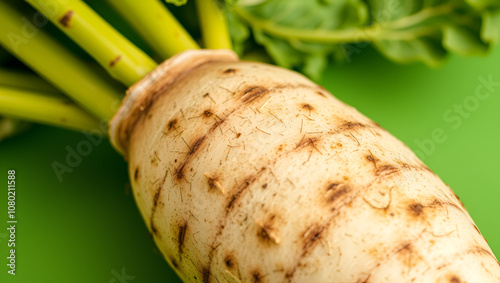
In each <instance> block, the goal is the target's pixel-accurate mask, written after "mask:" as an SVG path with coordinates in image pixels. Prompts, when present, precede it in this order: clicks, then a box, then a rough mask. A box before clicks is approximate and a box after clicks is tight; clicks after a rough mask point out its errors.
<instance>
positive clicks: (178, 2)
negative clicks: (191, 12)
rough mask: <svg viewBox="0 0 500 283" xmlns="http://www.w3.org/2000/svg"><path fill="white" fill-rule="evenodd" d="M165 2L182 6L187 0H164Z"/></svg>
mask: <svg viewBox="0 0 500 283" xmlns="http://www.w3.org/2000/svg"><path fill="white" fill-rule="evenodd" d="M165 2H167V3H170V4H174V5H175V6H182V5H184V4H186V3H187V0H165Z"/></svg>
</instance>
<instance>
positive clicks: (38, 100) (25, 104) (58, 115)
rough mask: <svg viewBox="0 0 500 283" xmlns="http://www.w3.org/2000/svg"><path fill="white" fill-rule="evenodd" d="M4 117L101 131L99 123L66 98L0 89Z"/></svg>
mask: <svg viewBox="0 0 500 283" xmlns="http://www.w3.org/2000/svg"><path fill="white" fill-rule="evenodd" d="M0 115H2V116H7V117H13V118H19V119H22V120H27V121H31V122H37V123H42V124H47V125H53V126H58V127H63V128H68V129H73V130H90V129H99V121H98V120H97V119H95V118H94V117H92V116H91V115H90V114H88V113H87V112H85V111H83V110H82V109H81V108H80V107H78V106H77V105H75V104H74V103H72V102H71V101H69V100H68V99H66V98H57V97H54V96H50V95H47V94H45V93H42V92H35V91H32V90H21V89H18V88H11V87H4V86H0Z"/></svg>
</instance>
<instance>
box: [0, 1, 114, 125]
mask: <svg viewBox="0 0 500 283" xmlns="http://www.w3.org/2000/svg"><path fill="white" fill-rule="evenodd" d="M29 18H32V17H29ZM0 27H1V28H0V45H2V46H3V47H4V48H6V49H7V50H8V51H9V52H10V53H11V54H13V55H15V56H16V57H18V58H19V59H20V60H21V61H23V62H24V63H25V64H26V65H28V66H29V67H30V68H31V69H32V70H34V71H35V72H37V73H38V74H39V75H41V76H42V77H44V78H45V79H47V80H48V81H49V82H51V83H52V84H53V85H54V86H56V87H57V88H58V89H60V90H61V91H63V92H64V93H66V94H67V95H68V96H70V97H71V98H72V99H73V100H74V101H76V102H77V103H78V104H80V105H82V106H83V107H84V108H85V109H87V110H88V111H89V112H90V113H93V114H94V115H95V116H96V117H97V118H99V119H106V120H109V119H110V118H111V117H112V116H113V115H114V113H115V110H116V109H115V105H116V101H119V99H120V97H121V94H122V92H123V89H121V88H119V87H117V86H115V85H114V84H113V83H112V82H110V80H109V78H107V75H106V74H105V73H104V72H102V71H99V70H97V69H95V68H94V67H93V65H91V64H89V63H88V62H86V61H84V60H83V59H81V58H79V57H77V56H75V55H74V54H72V53H71V52H70V51H69V50H67V49H66V47H65V46H63V45H62V44H61V43H59V42H57V41H56V40H54V39H53V38H51V37H50V36H49V35H48V34H46V33H45V32H44V31H43V30H41V29H39V28H37V27H36V26H35V25H34V24H33V23H32V22H30V21H29V20H28V19H27V17H26V16H25V15H24V14H23V13H21V12H20V11H18V10H17V9H15V8H14V7H13V6H11V5H9V4H7V3H6V2H5V1H0Z"/></svg>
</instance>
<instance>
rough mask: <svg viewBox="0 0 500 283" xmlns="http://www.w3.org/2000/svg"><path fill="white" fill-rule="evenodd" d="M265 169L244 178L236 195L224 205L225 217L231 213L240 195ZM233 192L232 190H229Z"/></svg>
mask: <svg viewBox="0 0 500 283" xmlns="http://www.w3.org/2000/svg"><path fill="white" fill-rule="evenodd" d="M266 169H267V168H266V167H262V168H261V169H260V170H259V171H258V172H256V173H254V174H251V175H249V176H247V177H246V178H245V180H244V181H243V184H242V185H239V186H238V189H237V191H236V193H234V194H233V195H232V197H231V199H230V201H229V203H228V204H227V205H226V215H227V214H228V213H229V212H230V211H231V209H232V208H233V207H234V204H235V203H236V202H237V201H238V199H239V198H240V197H241V195H242V193H243V192H244V191H245V190H246V189H247V188H248V187H249V186H250V185H251V184H252V183H253V182H255V181H256V180H257V179H258V177H259V176H260V175H262V173H264V171H265V170H266ZM231 191H234V190H231Z"/></svg>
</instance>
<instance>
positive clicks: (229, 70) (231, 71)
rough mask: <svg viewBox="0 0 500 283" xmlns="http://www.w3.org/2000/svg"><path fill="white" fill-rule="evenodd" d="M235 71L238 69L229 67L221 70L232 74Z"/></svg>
mask: <svg viewBox="0 0 500 283" xmlns="http://www.w3.org/2000/svg"><path fill="white" fill-rule="evenodd" d="M237 71H238V70H236V69H233V68H229V69H226V70H224V72H223V73H224V74H234V73H236V72H237Z"/></svg>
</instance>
